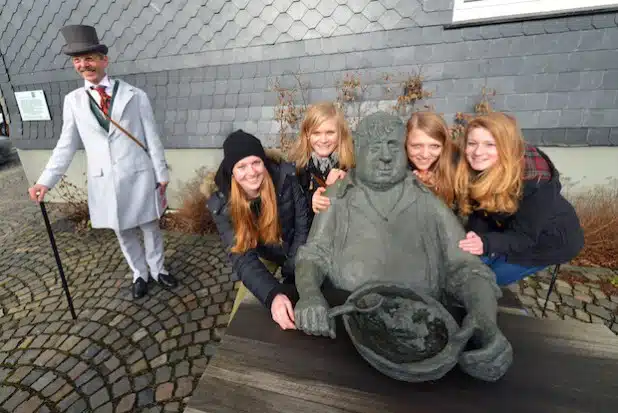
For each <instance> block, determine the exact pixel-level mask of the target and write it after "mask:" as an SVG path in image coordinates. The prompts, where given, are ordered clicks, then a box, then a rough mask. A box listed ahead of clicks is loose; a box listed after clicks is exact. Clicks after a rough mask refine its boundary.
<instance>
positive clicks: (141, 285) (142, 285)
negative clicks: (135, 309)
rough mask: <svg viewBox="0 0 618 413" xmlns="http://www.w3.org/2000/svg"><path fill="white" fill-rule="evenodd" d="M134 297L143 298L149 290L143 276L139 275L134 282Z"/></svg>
mask: <svg viewBox="0 0 618 413" xmlns="http://www.w3.org/2000/svg"><path fill="white" fill-rule="evenodd" d="M132 288H133V298H135V299H138V298H142V297H143V296H145V295H146V293H147V292H148V285H147V284H146V281H144V279H143V278H142V277H138V279H137V280H135V282H134V283H133V287H132Z"/></svg>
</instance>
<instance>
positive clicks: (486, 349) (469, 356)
mask: <svg viewBox="0 0 618 413" xmlns="http://www.w3.org/2000/svg"><path fill="white" fill-rule="evenodd" d="M472 326H473V327H475V328H476V329H477V331H479V334H478V335H475V336H474V337H473V340H476V341H477V342H478V343H480V348H479V349H476V350H469V351H464V352H462V353H461V355H460V356H459V366H460V367H461V369H462V370H463V371H465V372H466V373H468V374H469V375H471V376H472V377H476V378H477V379H481V380H485V381H496V380H498V379H499V378H500V377H502V376H503V375H504V373H506V371H507V370H508V368H509V366H510V365H511V363H512V362H513V348H512V347H511V343H509V342H508V340H507V339H506V337H504V335H503V334H502V332H501V331H500V329H499V328H498V326H497V325H496V324H495V323H494V322H488V321H486V322H483V323H479V322H478V321H477V319H476V318H475V317H474V316H473V315H472V314H468V315H467V316H466V318H464V321H463V323H462V330H466V329H468V328H470V327H472Z"/></svg>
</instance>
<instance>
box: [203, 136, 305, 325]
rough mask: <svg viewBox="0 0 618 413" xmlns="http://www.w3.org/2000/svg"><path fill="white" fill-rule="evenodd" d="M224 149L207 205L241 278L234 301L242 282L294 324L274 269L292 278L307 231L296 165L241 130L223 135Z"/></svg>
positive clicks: (282, 320) (277, 317) (281, 320)
mask: <svg viewBox="0 0 618 413" xmlns="http://www.w3.org/2000/svg"><path fill="white" fill-rule="evenodd" d="M223 153H224V158H223V161H222V162H221V165H220V167H219V169H218V171H217V174H216V176H215V184H216V186H217V190H216V191H215V192H214V193H213V194H212V195H211V196H210V198H209V199H208V201H207V205H208V209H209V210H210V212H211V214H212V216H213V219H214V221H215V224H216V226H217V230H218V232H219V235H220V236H221V240H222V242H223V245H224V247H225V249H226V250H227V251H228V253H229V257H230V260H231V262H232V268H233V271H234V272H235V273H236V274H237V276H238V277H239V278H240V280H241V281H242V284H243V285H242V286H241V290H239V292H238V296H237V302H238V303H239V302H240V300H241V299H242V296H243V295H244V292H245V291H244V288H246V289H248V290H249V291H250V292H251V293H252V294H253V295H255V297H257V299H258V300H259V301H260V302H262V304H263V305H264V306H265V307H266V308H268V309H270V311H271V315H272V318H273V320H274V321H275V322H276V323H277V324H279V326H281V328H283V329H293V328H295V326H294V310H293V307H292V303H291V301H290V298H289V297H288V296H286V294H285V293H284V288H282V285H281V284H280V283H279V281H277V279H276V278H275V277H274V275H273V272H274V270H276V268H277V267H281V275H282V277H283V283H291V284H293V283H294V267H295V266H294V259H295V257H296V251H297V250H298V247H299V246H301V245H302V244H304V243H305V241H306V240H307V235H308V233H309V218H308V210H307V200H306V198H305V196H304V194H303V192H302V189H301V187H300V185H299V184H298V179H297V177H296V173H295V168H294V166H293V165H291V164H288V163H283V162H281V163H278V162H275V161H272V160H270V159H268V158H267V156H266V153H265V151H264V148H263V147H262V144H261V143H260V141H259V140H258V139H257V138H256V137H255V136H253V135H250V134H248V133H246V132H243V131H242V130H238V131H236V132H233V133H232V134H231V135H229V136H228V137H227V138H226V140H225V142H224V143H223ZM273 267H274V270H273ZM271 270H272V271H271ZM236 306H237V303H235V307H236ZM234 311H235V309H234V310H233V312H234ZM232 316H233V314H232Z"/></svg>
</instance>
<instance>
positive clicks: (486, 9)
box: [453, 0, 618, 23]
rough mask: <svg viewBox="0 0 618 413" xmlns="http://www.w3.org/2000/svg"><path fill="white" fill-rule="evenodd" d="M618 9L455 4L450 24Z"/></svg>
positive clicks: (607, 5)
mask: <svg viewBox="0 0 618 413" xmlns="http://www.w3.org/2000/svg"><path fill="white" fill-rule="evenodd" d="M603 9H608V10H609V9H618V0H455V1H454V5H453V23H469V22H483V21H492V22H493V21H502V20H513V19H522V18H525V17H532V16H534V17H538V16H549V15H556V14H565V13H569V12H579V11H590V10H603Z"/></svg>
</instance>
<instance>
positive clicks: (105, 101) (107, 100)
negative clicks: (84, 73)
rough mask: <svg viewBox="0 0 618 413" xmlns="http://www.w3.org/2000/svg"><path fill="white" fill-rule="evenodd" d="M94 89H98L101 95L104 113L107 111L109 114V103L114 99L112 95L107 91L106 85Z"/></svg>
mask: <svg viewBox="0 0 618 413" xmlns="http://www.w3.org/2000/svg"><path fill="white" fill-rule="evenodd" d="M94 90H96V91H97V92H99V95H100V96H101V103H100V105H101V109H103V113H105V114H106V115H108V116H109V104H110V101H111V100H112V99H111V97H110V96H109V95H108V94H107V93H106V92H105V86H100V85H99V86H97V87H95V88H94Z"/></svg>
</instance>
